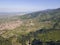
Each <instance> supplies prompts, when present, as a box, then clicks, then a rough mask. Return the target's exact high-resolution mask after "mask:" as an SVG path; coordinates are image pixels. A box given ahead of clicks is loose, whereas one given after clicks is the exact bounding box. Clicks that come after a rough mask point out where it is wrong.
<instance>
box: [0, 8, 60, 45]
mask: <svg viewBox="0 0 60 45" xmlns="http://www.w3.org/2000/svg"><path fill="white" fill-rule="evenodd" d="M0 22H1V23H0V45H29V42H30V43H32V41H33V40H34V39H39V40H41V41H42V42H46V41H51V40H52V41H55V42H56V41H58V40H60V8H58V9H50V10H43V11H37V12H32V13H28V14H25V15H21V16H12V17H9V18H8V19H7V18H0ZM12 27H13V29H12ZM2 28H4V29H2ZM1 29H2V30H1ZM1 42H2V43H1ZM44 45H45V44H44Z"/></svg>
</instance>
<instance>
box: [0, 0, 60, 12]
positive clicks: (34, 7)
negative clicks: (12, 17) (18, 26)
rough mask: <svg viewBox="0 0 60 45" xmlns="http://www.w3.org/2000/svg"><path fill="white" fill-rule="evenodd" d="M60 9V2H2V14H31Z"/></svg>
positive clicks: (0, 10) (57, 0) (1, 0)
mask: <svg viewBox="0 0 60 45" xmlns="http://www.w3.org/2000/svg"><path fill="white" fill-rule="evenodd" d="M54 8H60V0H0V12H29V11H39V10H44V9H54Z"/></svg>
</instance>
